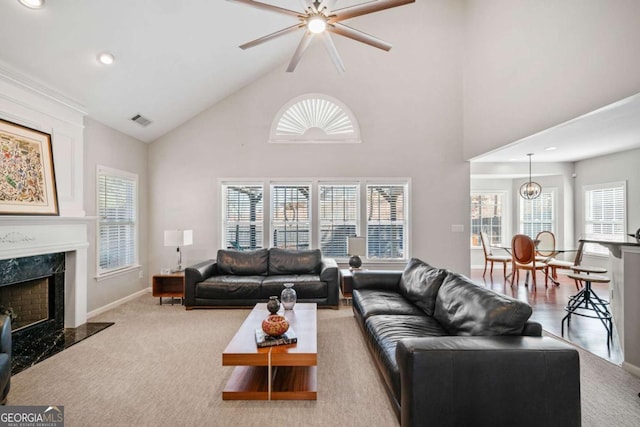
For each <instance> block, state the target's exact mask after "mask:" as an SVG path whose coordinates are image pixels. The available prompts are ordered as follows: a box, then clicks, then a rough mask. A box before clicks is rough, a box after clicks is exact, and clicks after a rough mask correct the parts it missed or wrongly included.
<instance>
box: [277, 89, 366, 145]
mask: <svg viewBox="0 0 640 427" xmlns="http://www.w3.org/2000/svg"><path fill="white" fill-rule="evenodd" d="M269 142H301V143H309V142H323V143H326V142H334V143H335V142H341V143H358V142H360V128H359V127H358V122H357V121H356V118H355V116H354V115H353V113H352V112H351V111H350V110H349V108H348V107H347V106H346V105H344V104H343V103H342V102H340V101H338V100H337V99H334V98H331V97H330V96H327V95H324V94H320V93H309V94H306V95H302V96H299V97H296V98H294V99H292V100H291V101H289V102H287V103H286V104H285V105H284V106H283V107H282V108H281V109H280V111H279V112H278V114H276V117H275V119H274V121H273V123H272V125H271V133H270V137H269Z"/></svg>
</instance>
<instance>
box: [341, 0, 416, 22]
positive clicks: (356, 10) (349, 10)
mask: <svg viewBox="0 0 640 427" xmlns="http://www.w3.org/2000/svg"><path fill="white" fill-rule="evenodd" d="M415 1H416V0H378V1H370V2H367V3H363V4H359V5H356V6H350V7H345V8H342V9H337V10H332V11H331V15H330V16H331V18H330V19H329V23H334V22H340V21H344V20H345V19H351V18H355V17H356V16H362V15H366V14H369V13H374V12H380V11H381V10H385V9H391V8H393V7H398V6H402V5H405V4H409V3H415Z"/></svg>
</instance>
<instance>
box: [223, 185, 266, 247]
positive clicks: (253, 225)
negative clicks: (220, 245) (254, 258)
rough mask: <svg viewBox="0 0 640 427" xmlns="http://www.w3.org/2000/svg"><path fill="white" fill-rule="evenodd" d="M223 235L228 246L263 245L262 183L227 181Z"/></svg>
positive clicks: (224, 199)
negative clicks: (230, 182)
mask: <svg viewBox="0 0 640 427" xmlns="http://www.w3.org/2000/svg"><path fill="white" fill-rule="evenodd" d="M222 192H223V209H224V210H223V228H224V229H223V235H224V247H226V248H227V249H237V250H239V251H243V250H253V249H261V248H262V246H263V243H262V242H263V232H264V216H263V206H264V203H263V197H264V188H263V186H262V184H237V185H232V184H223V185H222Z"/></svg>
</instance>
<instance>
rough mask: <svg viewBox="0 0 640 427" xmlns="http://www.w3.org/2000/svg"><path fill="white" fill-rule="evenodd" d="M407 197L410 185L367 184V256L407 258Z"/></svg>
mask: <svg viewBox="0 0 640 427" xmlns="http://www.w3.org/2000/svg"><path fill="white" fill-rule="evenodd" d="M406 199H407V186H406V185H367V258H378V259H380V258H382V259H404V258H405V247H406V241H407V236H406V233H407V229H406V228H407V227H406V224H405V219H406V208H407V206H406Z"/></svg>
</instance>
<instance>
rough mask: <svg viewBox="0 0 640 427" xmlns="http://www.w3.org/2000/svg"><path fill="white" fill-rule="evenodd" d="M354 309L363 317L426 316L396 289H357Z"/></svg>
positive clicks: (354, 295) (354, 293)
mask: <svg viewBox="0 0 640 427" xmlns="http://www.w3.org/2000/svg"><path fill="white" fill-rule="evenodd" d="M353 309H354V310H357V312H358V313H360V315H361V316H362V318H363V319H366V318H367V317H369V316H374V315H379V314H389V315H413V316H421V315H422V316H424V312H423V311H422V310H420V309H419V308H418V307H416V306H415V305H413V304H411V303H410V302H409V301H407V299H406V298H405V297H403V296H402V295H400V294H399V293H397V292H394V291H383V290H377V289H355V290H354V291H353Z"/></svg>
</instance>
